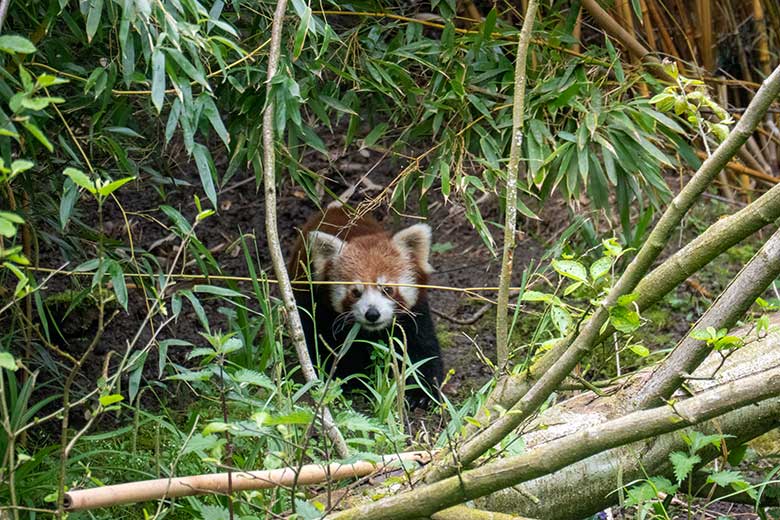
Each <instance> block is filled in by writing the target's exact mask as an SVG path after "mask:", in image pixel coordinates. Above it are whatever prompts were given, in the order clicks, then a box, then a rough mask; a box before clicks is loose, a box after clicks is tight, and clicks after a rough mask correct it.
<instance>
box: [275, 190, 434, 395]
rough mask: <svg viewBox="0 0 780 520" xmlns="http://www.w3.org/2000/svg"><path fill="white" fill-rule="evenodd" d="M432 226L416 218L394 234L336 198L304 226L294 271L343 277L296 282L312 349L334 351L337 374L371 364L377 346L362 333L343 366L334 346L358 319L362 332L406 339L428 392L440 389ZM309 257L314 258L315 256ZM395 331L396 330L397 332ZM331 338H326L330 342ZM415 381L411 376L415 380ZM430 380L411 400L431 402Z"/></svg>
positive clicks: (322, 354) (299, 275)
mask: <svg viewBox="0 0 780 520" xmlns="http://www.w3.org/2000/svg"><path fill="white" fill-rule="evenodd" d="M430 248H431V228H430V226H428V225H427V224H415V225H413V226H410V227H408V228H406V229H403V230H401V231H398V232H397V233H395V234H393V235H391V234H390V233H388V232H387V231H385V230H384V228H383V227H382V225H381V224H379V222H377V221H376V220H375V219H374V218H373V217H371V216H363V217H359V218H352V217H351V216H350V215H349V214H348V213H347V211H346V209H345V208H344V207H342V206H336V205H331V206H330V207H328V208H327V209H326V211H325V212H324V213H322V212H321V213H319V214H317V215H314V216H313V217H312V218H311V219H310V220H309V221H308V222H307V223H306V224H305V225H304V226H303V228H302V229H301V234H300V237H299V238H298V240H297V242H296V244H295V247H294V248H293V250H292V254H291V255H290V261H289V263H288V270H289V273H290V278H291V279H293V280H297V281H301V280H307V278H308V276H311V279H312V280H316V281H332V282H336V281H339V282H344V283H343V284H312V285H310V286H309V287H307V288H306V289H303V288H302V286H301V285H296V289H297V290H296V300H297V303H298V306H299V307H300V308H301V310H302V311H303V312H301V318H302V320H303V326H304V332H305V334H306V341H307V344H308V346H309V350H310V352H311V353H312V355H313V356H318V357H319V359H326V364H327V365H328V366H329V367H330V368H333V369H334V371H335V375H336V376H337V377H340V378H342V379H343V378H346V377H348V376H350V375H352V374H355V373H359V372H365V371H366V370H367V369H368V368H369V366H370V363H371V348H370V347H369V346H368V345H367V344H366V343H365V342H361V341H357V342H356V343H355V344H353V345H352V346H351V348H350V350H349V352H348V355H346V356H343V357H341V358H340V359H339V360H338V361H337V363H336V366H335V367H333V366H332V363H333V360H334V356H332V355H330V356H329V355H328V349H330V350H331V351H335V352H338V351H339V349H340V347H341V346H342V344H343V343H344V341H345V340H346V337H347V334H348V332H349V331H350V329H351V328H352V327H351V325H352V324H353V323H358V324H360V330H359V332H358V335H357V337H356V338H355V339H356V340H367V341H383V342H385V343H386V344H388V345H390V344H397V342H396V341H391V340H392V338H397V339H399V340H401V342H404V341H405V344H406V345H407V353H408V355H409V359H410V361H411V362H412V363H413V364H417V363H420V362H421V363H422V364H421V365H420V366H419V368H418V370H417V374H418V376H419V380H420V382H421V383H422V384H423V386H425V387H426V389H425V390H427V391H428V393H433V394H434V395H435V393H436V391H437V388H438V386H439V384H441V382H442V376H443V373H442V372H443V370H442V363H441V353H440V349H439V342H438V339H437V338H436V329H435V327H434V324H433V320H432V318H431V312H430V308H429V307H428V301H427V294H426V291H425V288H423V287H411V286H409V285H403V286H397V285H394V284H415V285H425V284H426V283H427V282H428V275H429V273H431V272H432V271H433V268H432V267H431V265H430V263H429V262H428V259H429V256H430ZM307 260H308V262H307ZM391 337H392V338H391ZM322 342H324V345H322ZM412 382H414V380H411V381H410V383H412ZM425 394H426V392H425V391H423V389H422V388H420V389H418V390H417V391H414V392H411V394H410V402H412V403H414V404H420V403H424V402H426V399H425V396H426V395H425Z"/></svg>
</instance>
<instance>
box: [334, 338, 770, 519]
mask: <svg viewBox="0 0 780 520" xmlns="http://www.w3.org/2000/svg"><path fill="white" fill-rule="evenodd" d="M749 341H751V343H750V345H749V346H746V347H743V349H741V350H739V351H737V352H736V353H735V354H733V355H732V356H731V357H730V358H729V359H728V360H727V361H726V363H724V364H723V366H722V367H721V369H720V370H719V371H718V374H717V375H716V376H714V375H713V371H714V370H716V369H717V368H718V366H720V364H721V361H722V360H721V358H720V355H719V354H718V355H717V356H715V357H713V358H711V359H710V360H708V361H707V362H705V363H704V364H703V365H702V366H701V367H700V369H699V371H697V372H696V376H697V377H712V379H711V380H702V381H693V380H692V381H690V385H689V386H690V387H692V388H693V389H695V390H701V393H697V395H696V396H694V397H691V398H689V399H685V400H681V401H677V402H676V403H675V406H674V407H671V406H666V405H664V406H661V407H659V408H654V409H652V410H645V411H639V412H634V413H632V414H629V415H626V416H623V417H619V418H617V419H614V418H613V417H614V415H615V414H617V413H619V412H620V409H621V408H620V403H618V402H616V399H615V398H612V397H606V398H600V399H592V400H590V401H588V400H587V396H583V397H580V398H579V399H580V400H581V401H580V402H579V406H580V407H582V408H581V409H580V410H577V409H576V408H575V410H574V411H571V410H569V411H568V412H567V411H566V409H565V407H563V406H560V407H553V408H552V409H551V410H549V411H547V412H545V413H544V414H542V416H541V417H540V418H539V419H538V420H537V421H536V424H537V426H544V428H541V429H540V430H539V431H538V432H536V433H535V434H529V435H527V436H526V444H527V451H526V453H524V454H522V455H518V456H514V457H508V458H505V459H500V460H497V461H494V462H490V463H487V464H484V465H483V466H481V467H479V468H477V469H474V470H469V471H464V472H462V473H459V474H458V475H457V476H455V477H450V478H447V479H444V480H442V481H439V482H437V483H434V484H430V485H427V486H419V487H417V488H415V489H414V490H412V491H409V492H407V493H402V494H400V495H394V496H390V497H387V498H384V499H381V500H379V501H377V502H374V503H370V504H363V505H359V506H356V507H354V508H352V509H349V510H347V511H343V512H341V513H338V514H336V515H334V516H333V518H334V519H338V520H346V519H352V518H360V519H362V520H369V519H372V518H376V519H380V518H381V519H391V518H419V517H424V516H430V515H431V514H433V513H434V512H436V511H439V510H441V509H444V508H447V507H450V506H452V505H454V504H458V503H462V502H465V501H467V500H472V499H476V498H480V497H488V498H485V499H483V500H478V501H477V502H478V505H479V507H481V508H484V509H488V510H499V511H501V512H506V513H512V514H521V515H524V516H530V517H535V518H545V519H548V518H569V519H570V518H577V517H581V516H584V515H586V514H588V513H594V512H597V511H598V510H600V509H603V507H606V506H607V505H609V504H610V503H614V502H616V501H617V496H616V495H614V494H613V495H610V494H611V493H612V492H613V491H614V490H616V489H617V488H619V487H620V486H621V484H622V483H625V482H628V481H629V479H628V478H627V476H628V475H631V474H632V473H631V470H632V468H640V467H641V468H642V471H647V472H648V474H650V475H653V474H655V473H654V472H655V471H658V472H659V473H663V472H666V471H667V469H668V468H667V467H666V464H667V460H668V455H669V453H670V452H671V451H672V450H674V449H677V448H678V447H679V445H678V443H679V442H681V440H679V439H680V436H679V432H676V431H677V430H680V429H683V428H686V427H688V426H691V425H697V426H696V427H697V429H703V430H706V429H708V428H710V429H714V430H717V431H722V432H724V433H728V434H731V435H735V436H736V439H737V440H738V441H744V440H747V439H750V438H753V437H755V436H756V435H759V434H761V433H763V432H764V431H767V430H769V429H772V428H775V427H776V426H778V424H780V422H779V421H780V415H778V412H780V399H778V398H777V396H778V395H780V334H777V333H773V334H772V335H769V336H767V337H765V338H762V339H758V338H751V339H750V340H749ZM637 379H641V378H637ZM637 383H638V381H637ZM759 402H760V404H756V403H759ZM570 405H571V403H569V406H570ZM562 412H563V413H564V415H557V416H556V415H555V414H556V413H558V414H560V413H562ZM705 421H709V423H707V424H704V423H705ZM670 432H675V433H670ZM534 436H536V439H535V438H534ZM645 439H647V440H645ZM705 455H706V454H705ZM714 455H715V454H712V456H714ZM638 471H639V470H638V469H637V470H636V471H635V472H634V474H636V475H637V476H643V475H644V473H637V472H638ZM584 476H587V478H586V479H585V478H583V477H584ZM621 476H622V478H621ZM518 484H522V485H520V486H518ZM578 490H579V491H578ZM584 490H587V491H584ZM497 491H498V493H496V492H497ZM580 495H581V496H580ZM535 499H538V500H535ZM575 510H576V511H575Z"/></svg>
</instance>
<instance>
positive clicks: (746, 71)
mask: <svg viewBox="0 0 780 520" xmlns="http://www.w3.org/2000/svg"><path fill="white" fill-rule="evenodd" d="M725 2H726V6H725V8H724V12H725V15H726V19H727V20H728V23H729V30H730V31H731V34H732V36H733V37H734V41H735V42H736V44H737V59H738V60H739V68H740V70H741V71H742V79H743V80H746V81H751V82H752V81H753V74H752V73H751V69H750V65H749V64H748V62H747V53H746V52H745V47H744V46H743V45H742V38H740V36H739V26H738V24H737V20H736V18H735V16H734V5H733V4H732V3H731V0H725Z"/></svg>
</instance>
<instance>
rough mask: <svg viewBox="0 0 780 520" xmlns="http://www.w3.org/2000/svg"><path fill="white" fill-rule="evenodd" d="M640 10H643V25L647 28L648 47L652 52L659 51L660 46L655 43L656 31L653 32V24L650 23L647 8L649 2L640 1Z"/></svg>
mask: <svg viewBox="0 0 780 520" xmlns="http://www.w3.org/2000/svg"><path fill="white" fill-rule="evenodd" d="M639 8H640V9H641V10H642V25H644V27H645V36H646V37H647V45H649V46H650V49H651V50H654V51H657V50H658V46H657V45H656V42H655V31H654V30H653V24H652V23H651V21H650V12H649V10H648V8H647V0H639Z"/></svg>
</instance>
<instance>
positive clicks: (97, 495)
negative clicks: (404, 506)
mask: <svg viewBox="0 0 780 520" xmlns="http://www.w3.org/2000/svg"><path fill="white" fill-rule="evenodd" d="M430 458H431V457H430V453H428V452H425V451H410V452H405V453H401V454H400V455H386V456H383V457H382V462H381V463H378V464H377V463H373V462H369V461H358V462H355V463H353V464H340V463H336V462H334V463H331V464H327V465H322V464H305V465H303V466H301V467H300V468H298V467H289V466H288V467H286V468H279V469H273V470H261V471H233V472H231V473H213V474H208V475H193V476H190V477H173V478H160V479H156V480H143V481H140V482H129V483H126V484H117V485H113V486H103V487H99V488H91V489H79V490H75V491H69V492H68V493H65V508H66V509H67V510H68V511H81V510H85V509H97V508H100V507H110V506H118V505H122V504H132V503H136V502H146V501H148V500H161V499H166V498H176V497H186V496H192V495H203V494H207V493H220V494H225V493H227V492H228V475H231V476H232V491H234V492H235V491H250V490H257V489H270V488H274V487H291V486H296V485H298V486H300V485H310V484H318V483H320V482H325V481H335V480H343V479H347V478H358V477H364V476H366V475H370V474H371V473H374V472H375V471H380V470H386V469H388V468H389V467H390V466H392V467H393V468H395V467H396V465H395V464H394V463H396V462H398V461H399V460H403V461H414V462H418V463H420V464H424V463H426V462H428V461H430Z"/></svg>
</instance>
